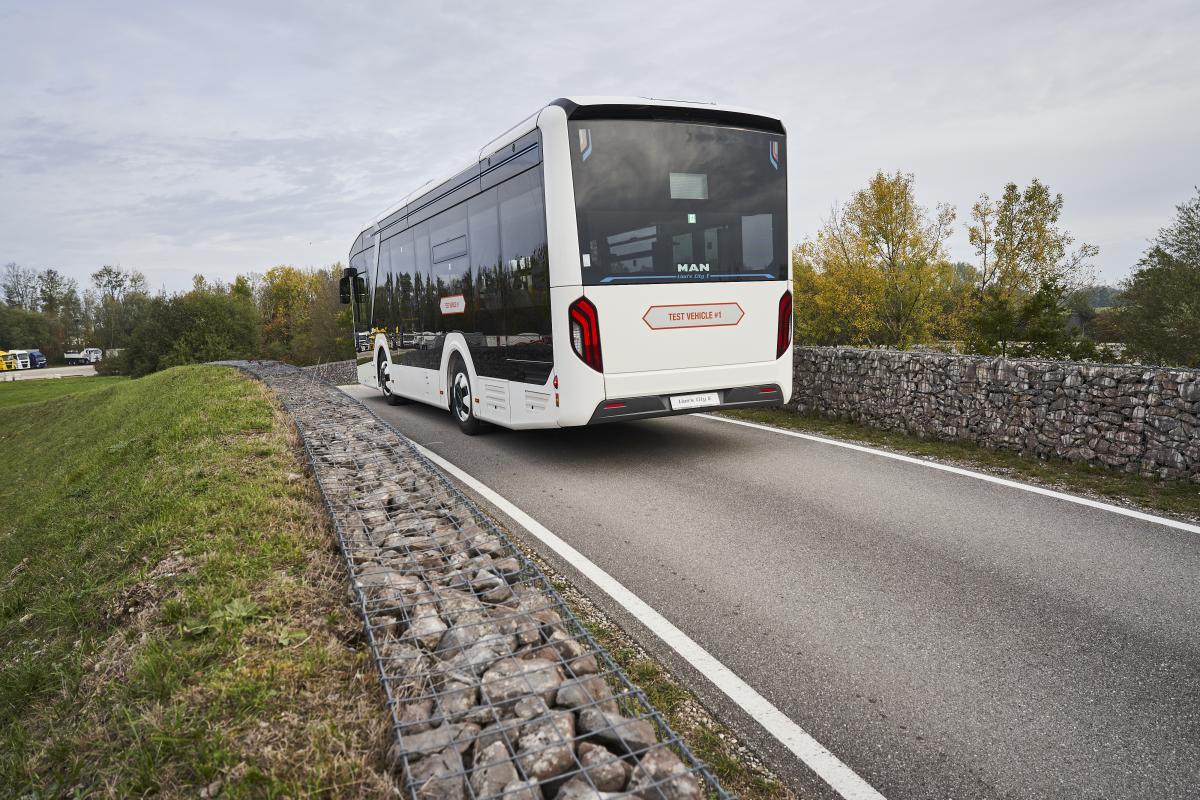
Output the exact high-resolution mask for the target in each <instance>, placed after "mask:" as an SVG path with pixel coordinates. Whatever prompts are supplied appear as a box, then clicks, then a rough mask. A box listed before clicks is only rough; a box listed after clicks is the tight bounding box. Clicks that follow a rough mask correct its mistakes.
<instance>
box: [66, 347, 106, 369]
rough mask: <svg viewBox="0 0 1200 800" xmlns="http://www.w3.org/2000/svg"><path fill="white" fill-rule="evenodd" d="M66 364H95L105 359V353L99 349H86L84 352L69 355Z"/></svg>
mask: <svg viewBox="0 0 1200 800" xmlns="http://www.w3.org/2000/svg"><path fill="white" fill-rule="evenodd" d="M64 358H65V359H66V362H67V363H68V364H71V365H77V364H95V363H97V362H99V361H100V359H102V358H104V351H103V350H101V349H100V348H99V347H85V348H84V349H82V350H79V351H76V352H73V353H67V354H66V356H65V357H64Z"/></svg>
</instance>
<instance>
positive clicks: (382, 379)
mask: <svg viewBox="0 0 1200 800" xmlns="http://www.w3.org/2000/svg"><path fill="white" fill-rule="evenodd" d="M379 388H380V389H382V390H383V393H384V394H385V395H389V394H391V393H392V390H391V389H389V388H388V385H387V369H386V366H385V365H384V363H383V362H382V361H380V362H379Z"/></svg>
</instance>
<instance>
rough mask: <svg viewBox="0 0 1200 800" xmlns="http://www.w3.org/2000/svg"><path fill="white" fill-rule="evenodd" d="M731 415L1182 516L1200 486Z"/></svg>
mask: <svg viewBox="0 0 1200 800" xmlns="http://www.w3.org/2000/svg"><path fill="white" fill-rule="evenodd" d="M722 413H723V414H724V415H726V416H729V417H734V418H736V419H744V420H749V421H751V422H760V423H763V424H766V425H773V426H775V427H778V428H788V429H792V430H801V431H806V432H808V433H814V434H818V435H821V436H828V437H830V438H832V439H845V440H850V441H854V442H859V443H865V444H870V445H876V446H881V447H884V448H888V449H891V450H896V451H899V452H903V453H907V454H909V455H915V456H924V457H927V458H933V459H937V460H940V461H953V462H954V463H955V464H958V465H962V466H966V467H970V468H973V469H977V470H979V471H981V472H988V473H993V474H999V475H1003V476H1004V477H1006V478H1010V479H1013V480H1023V481H1030V482H1033V483H1039V484H1043V485H1046V486H1052V487H1054V488H1056V489H1060V490H1062V491H1067V492H1073V493H1081V494H1086V495H1091V496H1094V497H1097V498H1101V499H1105V500H1108V501H1111V502H1114V503H1118V504H1123V505H1134V506H1139V507H1141V508H1143V509H1145V510H1148V511H1154V512H1159V513H1165V514H1177V515H1181V516H1187V517H1195V516H1198V515H1200V487H1197V486H1196V484H1194V483H1190V482H1188V481H1161V480H1156V479H1154V478H1143V477H1141V476H1138V475H1129V474H1126V473H1123V472H1117V471H1115V470H1109V469H1103V468H1101V467H1093V466H1088V465H1086V464H1072V463H1070V462H1067V461H1062V460H1058V459H1039V458H1034V457H1029V456H1023V455H1021V454H1019V453H1015V452H1010V451H1005V450H991V449H989V448H986V447H980V446H979V445H976V444H971V443H970V442H947V441H940V440H938V439H928V438H921V437H918V436H913V435H911V434H907V433H896V432H892V431H881V430H878V429H876V428H871V427H868V426H866V425H859V424H857V423H854V422H844V421H839V420H830V419H825V418H823V417H816V416H810V415H802V414H796V413H794V412H791V411H787V410H785V409H777V408H772V409H753V410H745V411H728V412H722Z"/></svg>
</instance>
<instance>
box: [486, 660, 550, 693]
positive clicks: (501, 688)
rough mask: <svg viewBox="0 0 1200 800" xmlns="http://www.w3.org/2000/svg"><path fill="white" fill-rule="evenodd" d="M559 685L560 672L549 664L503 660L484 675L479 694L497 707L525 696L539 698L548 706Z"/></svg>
mask: <svg viewBox="0 0 1200 800" xmlns="http://www.w3.org/2000/svg"><path fill="white" fill-rule="evenodd" d="M561 684H562V673H561V672H559V669H558V665H557V664H555V663H554V662H553V661H547V660H545V659H540V658H532V659H528V660H521V659H517V658H505V659H501V660H500V661H497V662H496V663H495V664H494V665H492V668H491V669H489V670H488V671H487V672H485V673H484V675H483V695H484V697H485V698H486V699H487V700H489V701H491V702H492V703H496V704H498V705H503V704H508V703H512V702H515V701H516V700H518V699H520V698H521V697H524V696H526V695H529V694H536V695H540V696H541V698H542V699H543V700H545V701H546V702H547V703H550V702H553V700H554V695H555V694H556V693H557V692H558V687H559V686H560V685H561Z"/></svg>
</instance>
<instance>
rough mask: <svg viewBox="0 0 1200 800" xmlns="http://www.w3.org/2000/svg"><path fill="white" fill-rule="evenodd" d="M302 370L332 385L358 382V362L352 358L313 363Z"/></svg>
mask: <svg viewBox="0 0 1200 800" xmlns="http://www.w3.org/2000/svg"><path fill="white" fill-rule="evenodd" d="M304 371H305V372H307V373H309V374H310V375H314V376H316V377H318V378H320V379H321V380H323V381H328V382H329V383H332V384H333V385H334V386H345V385H346V384H350V383H358V362H357V361H355V360H354V359H350V360H348V361H329V362H327V363H324V364H314V365H313V366H311V367H305V368H304Z"/></svg>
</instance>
